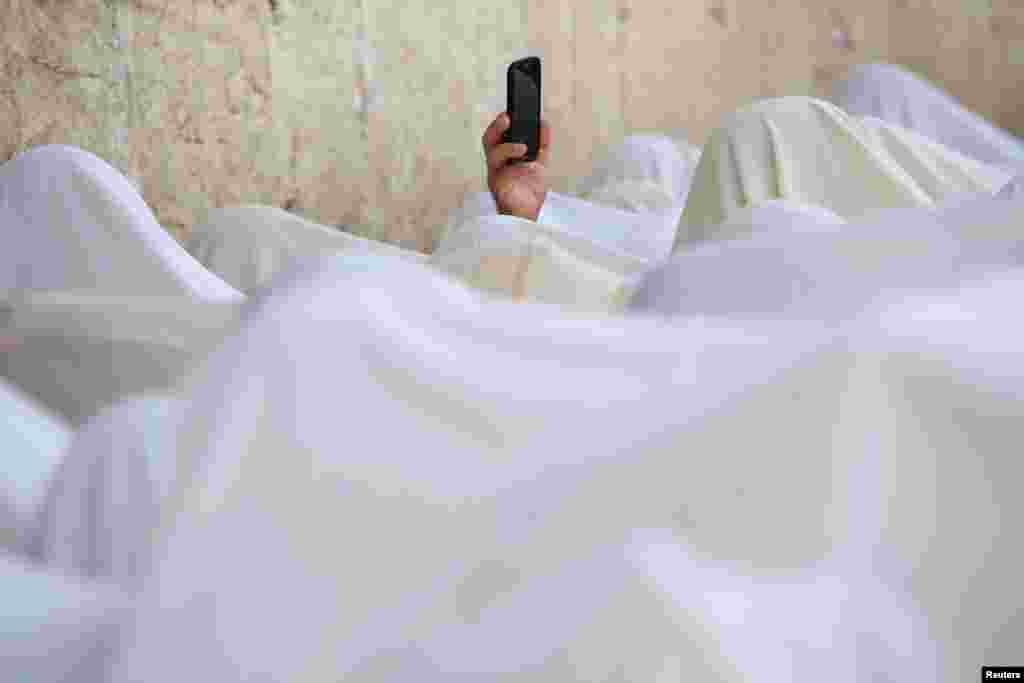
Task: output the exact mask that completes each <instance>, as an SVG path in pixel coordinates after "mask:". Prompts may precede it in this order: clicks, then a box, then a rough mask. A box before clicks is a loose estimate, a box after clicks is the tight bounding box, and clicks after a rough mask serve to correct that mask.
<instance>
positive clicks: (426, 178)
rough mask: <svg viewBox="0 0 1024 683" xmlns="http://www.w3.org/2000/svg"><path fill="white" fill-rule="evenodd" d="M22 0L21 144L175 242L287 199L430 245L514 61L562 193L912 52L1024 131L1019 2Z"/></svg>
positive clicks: (7, 27)
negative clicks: (854, 69) (662, 137)
mask: <svg viewBox="0 0 1024 683" xmlns="http://www.w3.org/2000/svg"><path fill="white" fill-rule="evenodd" d="M850 4H851V3H848V2H843V1H841V0H758V2H753V1H751V0H746V1H743V0H691V1H687V2H673V1H670V0H506V1H505V2H501V3H480V2H477V1H476V0H431V1H430V2H429V3H408V2H406V1H404V0H402V1H399V0H337V1H336V2H331V1H330V0H92V1H86V0H60V1H57V0H0V160H2V159H6V158H9V157H10V156H11V155H13V154H14V153H15V152H17V151H18V150H21V149H25V148H27V147H30V146H33V145H38V144H44V143H49V142H64V143H70V144H75V145H78V146H81V147H83V148H85V149H88V150H91V151H93V152H95V153H96V154H98V155H100V156H102V157H103V158H105V159H107V160H108V161H110V162H111V163H113V164H114V165H116V166H117V167H118V168H120V169H122V170H123V171H124V172H125V173H126V174H127V175H128V176H130V177H132V178H133V179H135V181H136V182H137V183H138V185H139V187H140V188H141V190H142V192H143V195H144V196H145V198H146V200H147V201H148V202H149V203H150V205H151V206H153V207H154V209H155V211H156V212H157V215H158V217H159V219H160V220H161V222H162V223H163V224H164V225H165V226H166V227H167V228H168V229H169V230H170V231H171V232H173V233H174V234H175V235H176V236H178V237H182V236H184V235H185V234H186V233H187V230H188V227H189V226H190V225H191V224H192V223H193V222H194V221H195V220H197V219H200V218H201V217H202V214H203V212H204V211H205V210H206V209H208V208H210V207H214V206H225V205H231V204H238V203H251V202H258V203H265V204H274V205H277V206H282V207H285V208H288V209H290V210H293V211H296V212H298V213H301V214H303V215H305V216H307V217H309V218H312V219H314V220H318V221H320V222H323V223H327V224H332V225H344V226H347V227H348V228H349V229H351V230H353V231H354V232H358V233H361V234H365V235H369V236H372V237H377V238H380V239H386V240H389V241H392V242H397V243H401V244H403V245H405V246H409V247H416V248H419V249H423V250H429V249H430V247H431V244H432V242H433V239H434V238H435V237H436V228H437V226H439V225H441V224H442V223H443V218H444V216H445V214H446V213H447V211H448V209H449V208H450V207H451V206H453V205H455V204H456V203H458V202H459V201H460V200H461V197H462V196H463V194H464V193H465V192H467V191H472V190H477V189H481V188H483V166H482V162H481V159H480V149H479V136H480V133H481V131H482V128H483V126H484V125H485V124H486V123H487V122H488V121H489V120H490V118H491V117H492V116H493V115H494V114H495V113H496V112H497V111H500V110H501V109H502V108H503V107H504V93H503V91H504V78H503V69H504V65H505V64H507V62H508V61H510V60H512V59H514V58H517V57H519V56H523V55H525V54H530V53H535V54H540V55H542V56H543V57H544V59H545V92H544V107H545V116H546V117H547V118H548V119H549V120H550V121H551V122H552V125H553V127H554V132H555V136H556V137H555V144H556V149H555V161H554V163H553V167H554V168H553V171H554V175H555V186H556V188H557V189H561V190H563V191H572V190H573V189H574V187H575V181H576V180H577V179H578V178H579V177H580V176H581V175H582V174H583V173H585V172H586V170H587V169H588V168H589V167H590V164H591V163H592V160H593V159H594V157H595V156H596V155H599V154H601V153H602V152H603V150H604V148H605V147H606V146H607V145H608V144H609V143H611V142H613V141H615V140H616V139H618V138H620V137H621V136H622V135H623V134H626V133H629V132H635V131H643V130H681V131H685V132H686V133H687V135H689V137H690V139H692V140H693V141H694V142H697V143H699V142H701V141H702V140H703V138H704V136H706V134H707V133H708V132H709V131H710V129H711V127H712V126H713V125H714V123H715V121H716V120H717V119H718V117H719V116H720V115H721V114H723V113H725V112H726V111H728V110H730V109H732V108H734V107H736V106H737V105H739V104H742V103H743V102H746V101H749V100H751V99H753V98H756V97H759V96H766V95H779V94H797V93H800V94H807V93H811V94H823V93H824V92H826V91H827V87H828V85H829V83H830V82H831V81H832V79H834V78H835V76H836V75H837V74H839V73H841V72H842V71H843V69H845V68H846V67H847V66H848V65H850V64H852V63H856V62H863V61H871V60H887V61H894V62H898V63H903V64H905V65H907V66H910V67H911V68H914V69H916V70H918V71H920V72H922V73H923V74H925V75H926V76H928V77H930V78H932V79H933V80H935V81H936V82H938V83H940V84H941V85H943V86H945V87H946V88H948V89H949V90H950V91H952V92H953V93H954V94H955V95H957V96H958V97H960V98H961V99H962V100H964V101H965V103H967V104H968V105H969V106H971V107H972V108H975V109H977V110H978V111H980V112H982V113H984V114H987V115H989V116H991V117H992V118H993V119H994V120H995V121H997V122H998V123H1000V124H1001V125H1003V126H1004V127H1007V128H1009V129H1011V130H1024V110H1021V109H1020V108H1021V106H1022V104H1024V94H1022V93H1019V92H1018V90H1017V89H1016V87H1015V85H1016V75H1017V71H1018V69H1019V68H1020V66H1021V63H1022V62H1024V9H1015V7H1014V5H1015V4H1016V3H1015V2H1014V0H862V2H860V3H858V4H857V6H856V7H850V6H849V5H850Z"/></svg>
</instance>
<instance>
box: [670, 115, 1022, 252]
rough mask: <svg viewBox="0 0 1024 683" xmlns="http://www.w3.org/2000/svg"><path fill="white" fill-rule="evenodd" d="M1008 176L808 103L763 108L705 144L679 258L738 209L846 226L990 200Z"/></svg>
mask: <svg viewBox="0 0 1024 683" xmlns="http://www.w3.org/2000/svg"><path fill="white" fill-rule="evenodd" d="M1011 176H1012V174H1011V173H1009V172H1007V171H1005V170H1003V169H999V168H996V167H994V166H990V165H987V164H982V163H980V162H976V161H973V160H971V159H968V158H966V157H964V156H963V155H961V154H959V153H957V152H955V151H953V150H952V149H950V148H947V147H944V146H943V145H940V144H936V143H933V142H931V141H928V140H927V139H925V138H922V137H921V136H920V135H917V134H915V133H912V132H909V131H905V130H901V129H898V128H897V127H895V126H892V125H891V124H888V123H885V122H883V121H879V120H874V121H866V120H862V119H858V118H856V117H854V116H851V115H850V114H847V113H846V112H844V111H842V110H841V109H839V108H837V107H836V106H834V105H832V104H829V103H827V102H824V101H821V100H816V99H813V98H808V97H783V98H779V99H774V100H762V101H759V102H755V103H754V104H752V105H749V106H746V107H744V108H742V109H740V110H738V111H737V112H735V113H733V114H732V115H730V116H728V117H726V119H725V121H724V122H723V124H722V125H721V126H720V127H719V128H718V129H716V130H715V131H714V132H713V133H712V134H711V136H710V137H709V139H708V141H707V143H706V144H705V145H704V149H703V152H702V154H701V160H700V163H699V164H698V165H697V169H696V171H695V174H694V180H693V186H692V189H691V192H690V196H689V198H688V200H687V202H686V207H685V209H684V210H683V213H682V216H681V217H680V221H679V229H678V232H677V234H676V238H675V245H674V250H675V251H679V250H682V249H685V248H688V247H689V246H692V245H693V244H695V243H697V242H701V241H707V240H714V239H718V238H719V233H718V232H717V228H718V226H720V225H722V224H723V223H725V222H727V221H728V220H729V218H730V216H731V215H732V214H733V213H735V212H736V211H738V210H744V209H747V208H749V207H753V206H757V205H759V204H762V203H764V202H767V201H771V200H778V199H782V200H788V201H791V202H796V203H799V204H809V205H812V206H816V207H820V208H824V209H828V210H830V211H832V212H834V213H835V214H837V215H838V216H840V217H842V218H844V219H849V218H856V217H859V216H862V215H864V214H865V213H867V212H869V211H872V210H875V209H885V208H911V207H929V206H934V205H936V203H940V202H942V201H946V200H948V199H950V198H951V197H954V196H958V195H970V194H984V195H992V194H994V193H995V192H997V191H998V190H999V189H1000V188H1001V187H1002V186H1003V185H1005V183H1006V182H1007V181H1008V180H1009V179H1010V178H1011Z"/></svg>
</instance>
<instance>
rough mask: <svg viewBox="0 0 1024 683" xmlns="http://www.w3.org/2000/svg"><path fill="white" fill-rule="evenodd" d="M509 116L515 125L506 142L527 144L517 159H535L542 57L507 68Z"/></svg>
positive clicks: (538, 138)
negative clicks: (525, 149)
mask: <svg viewBox="0 0 1024 683" xmlns="http://www.w3.org/2000/svg"><path fill="white" fill-rule="evenodd" d="M507 109H508V115H509V118H510V119H511V121H512V125H511V126H510V127H509V129H508V130H507V131H506V132H505V137H504V141H505V142H521V143H523V144H525V145H526V146H527V152H526V156H524V157H521V158H520V159H519V160H518V161H534V160H535V159H536V158H537V150H538V149H539V148H540V58H538V57H527V58H526V59H520V60H519V61H517V62H513V63H512V64H511V65H510V66H509V67H508V106H507Z"/></svg>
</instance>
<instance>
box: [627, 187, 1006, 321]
mask: <svg viewBox="0 0 1024 683" xmlns="http://www.w3.org/2000/svg"><path fill="white" fill-rule="evenodd" d="M749 211H750V213H749V214H748V217H749V218H750V219H751V224H750V225H748V227H750V228H752V225H753V224H754V223H758V224H759V225H758V226H757V228H756V229H750V230H736V234H739V235H741V237H738V238H736V239H732V240H728V241H712V242H707V243H704V244H702V245H698V246H697V247H695V248H693V249H690V250H687V251H683V252H680V253H678V254H677V255H676V256H674V257H673V258H672V259H670V260H669V261H667V262H666V263H664V264H662V265H660V266H658V267H656V268H654V269H652V270H650V271H649V272H647V273H646V274H644V275H643V276H642V277H641V278H640V279H639V281H638V283H637V286H636V288H635V289H636V292H635V294H634V295H633V297H632V300H631V301H630V304H629V309H630V310H632V311H635V312H646V313H655V314H659V315H667V316H683V317H688V316H693V315H716V316H719V315H721V316H733V315H742V316H766V317H773V316H784V317H801V318H804V317H806V318H811V319H818V320H844V319H846V318H848V317H850V316H851V315H854V314H856V313H857V312H858V311H860V310H863V309H864V308H865V307H867V306H869V305H871V303H872V302H873V301H874V300H876V299H878V298H881V297H884V296H887V295H892V296H897V295H898V292H899V291H901V290H904V289H929V288H935V287H949V286H952V285H955V284H956V283H958V282H961V281H963V280H964V279H969V278H976V277H978V276H980V275H982V274H984V273H986V272H989V271H991V270H994V269H995V270H1002V269H1005V268H1008V267H1012V266H1016V265H1021V264H1024V236H1022V235H1021V233H1020V230H1019V227H1018V226H1019V223H1020V220H1021V218H1022V217H1024V204H1022V203H1021V202H1019V201H1017V202H1004V201H999V200H995V199H991V198H989V199H984V198H978V199H969V200H960V201H957V202H951V203H947V204H946V205H944V206H943V207H940V208H935V209H887V210H879V211H875V212H871V213H870V214H869V215H868V216H867V217H865V218H863V219H861V220H858V221H855V222H851V223H845V222H835V221H830V220H828V217H827V216H823V217H821V218H823V219H819V217H816V216H814V215H813V214H810V213H808V214H800V213H796V212H794V213H791V214H789V215H787V212H786V211H777V210H775V208H772V209H769V207H768V206H767V205H760V206H758V207H755V208H754V209H751V210H749ZM758 214H761V215H760V216H759V215H758ZM762 222H763V223H762ZM728 226H729V224H728V223H727V224H726V227H728ZM744 232H746V233H749V234H746V235H745V236H744V235H743V233H744Z"/></svg>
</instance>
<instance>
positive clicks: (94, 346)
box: [0, 283, 242, 424]
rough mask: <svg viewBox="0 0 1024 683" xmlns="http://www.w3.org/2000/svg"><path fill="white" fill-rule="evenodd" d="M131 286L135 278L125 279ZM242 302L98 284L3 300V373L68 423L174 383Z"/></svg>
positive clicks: (227, 327) (226, 330)
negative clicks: (96, 288) (111, 290)
mask: <svg viewBox="0 0 1024 683" xmlns="http://www.w3.org/2000/svg"><path fill="white" fill-rule="evenodd" d="M124 285H125V286H126V287H128V286H130V283H124ZM241 305H242V304H241V302H237V301H225V300H219V301H217V300H203V299H199V298H195V297H185V296H132V295H128V294H101V293H96V292H93V291H74V292H70V291H54V292H17V293H11V294H10V296H9V297H8V298H7V299H6V300H3V301H0V335H3V336H4V337H6V338H7V339H8V340H9V343H10V344H11V345H12V346H11V348H9V349H8V350H7V351H6V352H4V353H0V377H4V378H6V379H7V380H8V381H9V382H10V383H12V384H13V385H15V386H17V387H19V388H20V389H21V390H22V391H23V392H25V393H26V394H28V395H30V396H32V397H33V398H35V399H36V400H38V401H39V402H41V403H42V404H43V405H44V406H46V407H47V408H48V409H49V410H51V411H52V412H54V413H56V414H58V415H60V416H61V417H62V418H63V419H65V420H67V421H68V422H69V423H71V424H79V423H80V422H81V421H82V420H84V419H85V418H87V417H90V416H91V415H93V414H95V413H97V412H99V411H100V410H101V409H102V408H104V407H106V406H107V405H109V404H111V403H113V402H115V401H116V400H118V399H119V398H121V397H124V396H128V395H131V394H135V393H142V392H146V391H159V390H163V389H167V388H169V387H172V386H173V385H174V384H175V382H176V381H177V380H178V379H179V378H180V377H181V376H182V375H184V374H185V373H186V372H187V371H188V370H189V369H190V368H191V367H192V366H193V365H194V364H195V363H196V362H197V361H198V360H199V359H200V358H202V357H203V356H204V355H205V354H206V353H207V352H208V351H209V350H210V349H211V348H213V347H214V346H216V344H217V343H218V342H219V341H220V340H221V339H222V338H223V337H224V336H226V335H228V334H230V333H231V332H232V331H233V330H234V329H235V326H236V325H237V320H238V316H239V313H240V310H241Z"/></svg>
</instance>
